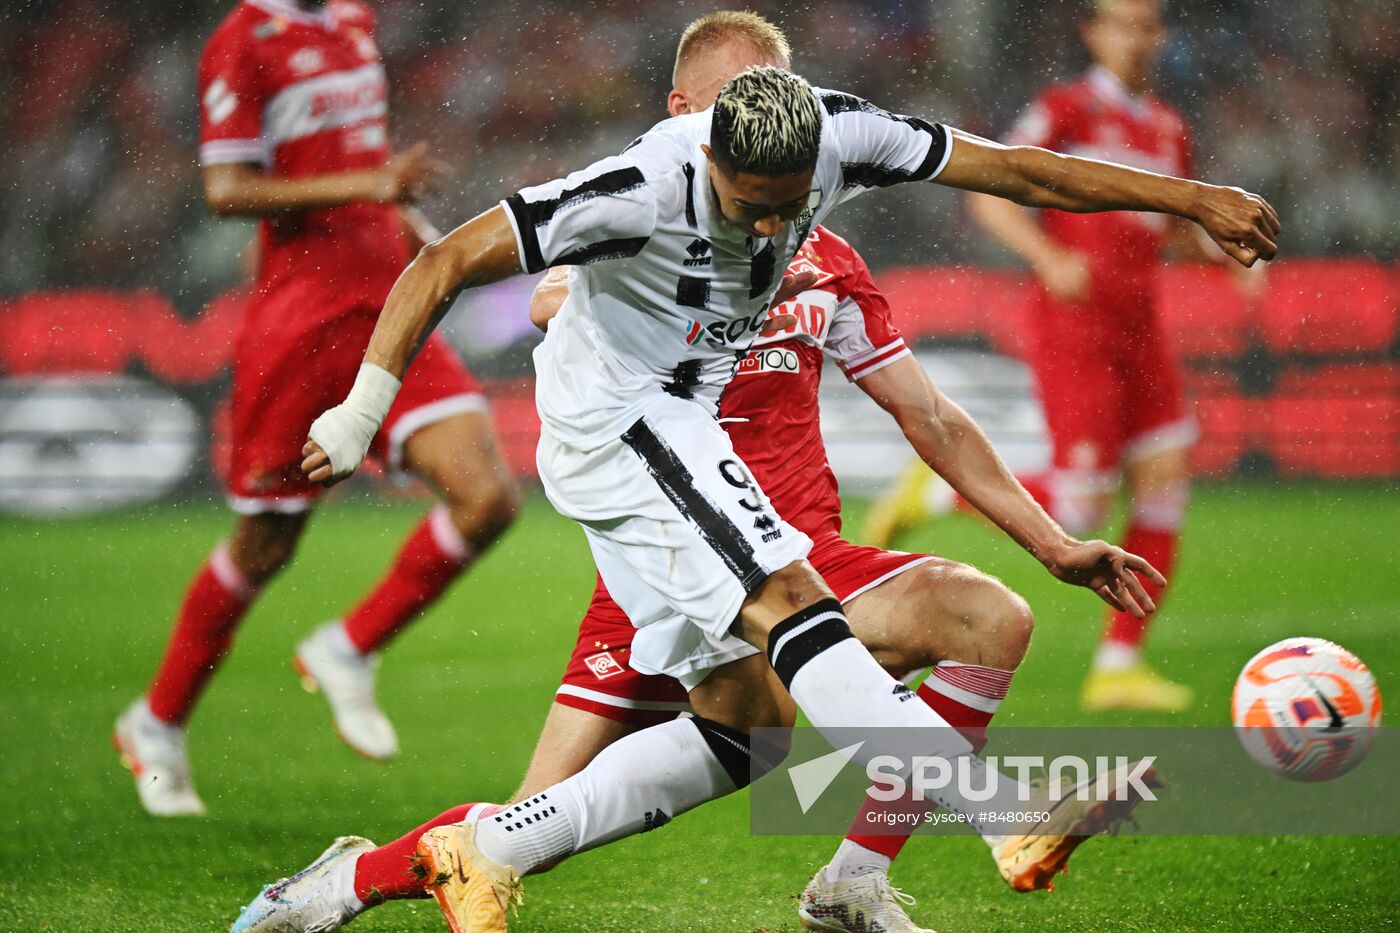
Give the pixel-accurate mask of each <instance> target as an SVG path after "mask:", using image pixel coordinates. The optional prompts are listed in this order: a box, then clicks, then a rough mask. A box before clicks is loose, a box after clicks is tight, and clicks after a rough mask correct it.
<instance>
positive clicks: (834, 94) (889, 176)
mask: <svg viewBox="0 0 1400 933" xmlns="http://www.w3.org/2000/svg"><path fill="white" fill-rule="evenodd" d="M821 102H822V108H823V109H825V110H826V112H827V114H829V115H830V116H833V117H835V116H840V115H841V114H843V113H864V114H868V115H870V116H875V117H884V118H885V119H886V120H893V121H895V122H896V123H906V124H908V125H909V126H912V127H914V128H915V129H919V130H923V131H924V132H925V133H928V135H929V147H928V154H927V155H925V156H924V160H923V161H922V162H920V163H919V165H918V167H917V168H915V169H914V170H913V171H912V172H907V171H903V170H900V169H891V168H889V167H888V166H882V165H877V164H874V163H870V162H843V163H842V164H841V170H842V174H843V175H844V177H845V182H844V185H843V187H846V188H852V187H855V186H856V185H861V186H863V187H866V188H887V187H889V186H890V185H895V184H899V183H900V182H905V181H927V180H928V179H929V178H931V177H932V176H933V173H934V172H935V171H936V170H937V169H938V166H939V165H941V164H942V163H943V157H944V154H945V153H947V151H948V146H949V145H950V143H951V140H950V139H949V134H948V129H947V127H945V126H942V125H941V124H940V125H933V124H930V123H929V122H928V121H926V120H920V119H919V118H918V117H908V116H905V115H904V114H899V113H891V112H890V111H888V110H885V109H883V108H881V107H877V106H875V105H874V104H872V103H870V101H868V100H862V99H861V98H859V97H856V96H855V95H853V94H842V93H840V92H839V91H829V92H827V93H824V94H822V95H821ZM862 178H865V179H868V181H867V180H860V179H862Z"/></svg>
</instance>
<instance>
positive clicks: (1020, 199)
mask: <svg viewBox="0 0 1400 933" xmlns="http://www.w3.org/2000/svg"><path fill="white" fill-rule="evenodd" d="M1006 159H1007V166H1008V168H1009V172H1008V174H1009V175H1010V176H1011V177H1012V179H1014V183H1013V186H1012V190H1011V191H1009V192H1008V193H1007V198H1008V199H1009V200H1012V201H1015V202H1016V203H1017V204H1020V205H1023V206H1025V207H1039V208H1046V207H1053V208H1059V209H1060V210H1074V207H1075V204H1074V201H1073V199H1072V198H1069V197H1067V196H1066V195H1065V194H1064V193H1063V192H1062V191H1061V190H1060V189H1061V187H1062V182H1063V180H1064V173H1065V172H1066V171H1067V168H1066V166H1065V163H1066V161H1067V160H1066V158H1065V157H1064V156H1062V155H1060V154H1059V153H1057V152H1051V151H1050V150H1049V149H1040V148H1037V147H1035V146H1014V147H1012V148H1010V149H1008V150H1007V151H1006Z"/></svg>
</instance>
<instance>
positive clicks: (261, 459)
mask: <svg viewBox="0 0 1400 933" xmlns="http://www.w3.org/2000/svg"><path fill="white" fill-rule="evenodd" d="M334 300H337V299H336V298H335V297H334V296H331V297H328V296H327V295H326V293H325V291H324V286H319V287H314V288H313V287H312V286H309V285H307V284H305V283H299V282H292V283H287V284H284V285H281V286H279V287H277V288H276V289H275V290H273V291H271V292H270V293H268V294H266V295H264V296H262V297H261V298H260V299H259V300H258V305H257V306H256V307H254V308H252V309H250V311H249V315H248V319H247V321H246V323H245V326H244V328H243V331H242V332H241V333H240V334H239V338H238V344H237V347H236V348H235V356H234V365H233V391H232V396H233V404H232V418H231V425H230V429H231V436H230V442H231V443H230V446H231V448H232V458H231V464H230V470H229V478H228V498H229V504H230V505H231V506H232V507H233V509H234V511H236V512H241V513H244V514H256V513H260V512H301V511H305V510H306V509H307V508H309V507H310V506H311V504H312V502H314V501H315V499H316V497H317V496H318V495H319V494H320V493H321V492H322V491H323V488H322V487H321V486H320V485H319V484H317V483H312V482H309V481H308V480H307V479H306V477H305V476H304V475H303V474H302V472H301V460H302V455H301V448H302V445H303V444H305V443H306V432H307V430H308V429H309V428H310V427H311V422H312V421H314V420H315V419H316V417H317V416H318V415H320V414H321V412H323V411H325V410H326V409H328V408H330V407H332V406H334V405H338V404H340V402H342V401H343V400H344V399H345V395H346V393H348V392H349V391H350V386H351V385H352V384H353V383H354V381H355V375H356V374H357V373H358V372H359V369H360V363H361V360H362V358H363V357H364V353H365V347H366V346H368V344H369V338H370V334H371V333H373V331H374V324H375V321H376V319H377V318H378V316H379V306H378V305H377V304H366V303H364V302H363V300H362V299H357V300H356V301H355V302H354V303H352V304H349V306H348V307H346V308H345V310H344V312H343V313H339V314H327V313H324V312H321V313H318V314H317V315H316V318H315V319H313V320H309V321H308V320H306V318H307V317H308V315H306V314H305V313H302V314H301V315H298V313H297V312H298V310H299V309H300V308H304V307H306V306H307V305H311V306H313V307H319V308H324V306H325V304H326V303H327V302H329V301H334ZM339 300H340V301H342V302H345V301H346V299H345V298H343V297H341V298H340V299H339ZM283 322H285V323H283ZM484 410H486V397H485V396H484V395H483V394H482V392H481V386H480V385H479V384H478V383H477V381H476V379H475V378H474V377H473V376H472V374H471V373H470V372H468V371H467V368H466V366H465V365H464V364H463V363H462V360H461V358H460V357H458V355H457V353H456V351H454V350H453V349H452V347H451V346H450V345H449V344H448V343H447V342H446V341H445V340H443V339H442V338H441V337H439V336H437V335H433V336H431V337H429V338H428V341H427V343H426V344H425V345H424V347H423V350H422V352H420V353H419V354H418V356H417V358H416V359H414V361H413V365H412V366H411V367H409V370H408V374H407V375H406V376H405V377H404V381H403V388H402V389H401V390H399V395H398V398H397V399H396V400H395V401H394V404H393V407H392V408H390V409H389V415H388V417H387V418H386V419H385V421H384V426H383V428H382V429H381V430H380V432H379V433H378V434H377V435H376V436H375V438H374V441H373V443H372V444H371V446H370V454H371V456H373V457H375V458H376V459H378V460H379V461H381V462H382V463H383V464H384V465H385V466H387V467H389V468H390V469H391V470H397V469H399V468H400V466H401V458H402V452H403V443H404V441H405V440H406V439H407V438H408V436H409V435H410V434H412V433H413V432H414V431H417V430H418V429H419V428H422V427H424V426H426V425H429V424H432V423H434V422H437V421H441V420H443V419H444V418H448V417H450V416H452V415H456V414H460V413H461V412H465V411H484Z"/></svg>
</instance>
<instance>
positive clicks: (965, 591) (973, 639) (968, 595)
mask: <svg viewBox="0 0 1400 933" xmlns="http://www.w3.org/2000/svg"><path fill="white" fill-rule="evenodd" d="M972 573H973V574H974V576H973V577H972V578H971V579H969V580H967V581H966V582H965V583H964V585H963V586H962V587H961V588H960V589H959V591H958V593H957V600H956V601H957V604H958V606H959V607H960V608H959V610H958V614H959V616H960V617H961V619H962V620H963V622H964V625H965V626H966V637H965V638H964V639H963V646H962V647H959V648H955V649H953V650H952V651H950V652H945V653H943V656H942V657H940V658H939V660H944V661H963V662H965V663H969V664H985V665H987V666H989V667H995V668H999V669H1001V670H1014V669H1015V668H1016V667H1017V665H1019V664H1020V663H1021V661H1022V659H1024V658H1025V656H1026V649H1027V648H1028V647H1029V646H1030V641H1031V632H1032V631H1033V630H1034V629H1035V616H1034V615H1033V614H1032V613H1031V607H1030V604H1029V603H1027V602H1026V601H1025V600H1024V599H1022V598H1021V596H1020V595H1018V594H1017V593H1015V592H1014V591H1012V590H1011V589H1010V588H1009V587H1008V586H1007V585H1006V584H1004V583H1002V582H1001V581H1000V580H997V579H996V578H994V577H990V576H987V575H986V574H984V573H980V572H977V571H972Z"/></svg>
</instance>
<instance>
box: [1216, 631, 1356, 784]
mask: <svg viewBox="0 0 1400 933" xmlns="http://www.w3.org/2000/svg"><path fill="white" fill-rule="evenodd" d="M1230 705H1231V712H1232V715H1233V718H1234V722H1235V734H1236V735H1238V736H1239V739H1240V743H1241V744H1242V745H1243V746H1244V748H1245V751H1247V752H1249V754H1250V757H1252V758H1253V759H1254V760H1255V761H1257V762H1259V763H1260V764H1261V765H1263V766H1264V767H1265V768H1268V769H1269V770H1270V771H1272V772H1274V773H1275V774H1279V775H1282V776H1283V777H1286V778H1291V779H1293V780H1295V781H1326V780H1330V779H1332V778H1334V777H1337V776H1339V775H1342V774H1345V773H1346V772H1348V771H1350V770H1351V769H1352V768H1354V767H1356V766H1357V765H1358V764H1360V763H1361V759H1362V758H1364V757H1366V752H1367V750H1369V749H1370V747H1371V743H1372V742H1373V741H1374V740H1375V731H1374V727H1376V726H1379V725H1380V724H1381V694H1380V691H1379V690H1377V689H1376V679H1375V678H1374V677H1372V676H1371V672H1370V671H1369V670H1367V668H1366V665H1365V664H1362V663H1361V661H1360V659H1359V658H1357V657H1356V655H1354V654H1352V653H1351V652H1350V651H1348V650H1346V649H1345V648H1343V647H1342V646H1341V645H1338V644H1334V643H1333V642H1330V641H1327V640H1326V639H1323V638H1286V639H1284V640H1283V641H1281V642H1279V643H1278V644H1275V645H1270V646H1269V647H1267V648H1265V649H1264V650H1263V651H1261V652H1259V653H1258V654H1256V655H1255V656H1254V657H1252V658H1250V659H1249V663H1248V664H1246V665H1245V666H1244V670H1242V671H1240V676H1239V679H1237V680H1236V681H1235V693H1234V696H1233V697H1232V699H1231V704H1230Z"/></svg>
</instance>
